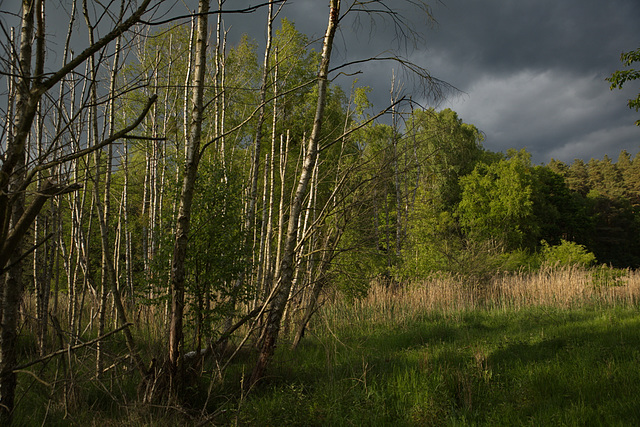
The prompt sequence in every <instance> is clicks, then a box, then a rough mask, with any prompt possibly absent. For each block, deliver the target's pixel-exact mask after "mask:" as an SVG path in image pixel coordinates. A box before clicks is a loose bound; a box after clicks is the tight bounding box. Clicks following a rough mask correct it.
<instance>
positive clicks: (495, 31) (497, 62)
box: [415, 0, 640, 163]
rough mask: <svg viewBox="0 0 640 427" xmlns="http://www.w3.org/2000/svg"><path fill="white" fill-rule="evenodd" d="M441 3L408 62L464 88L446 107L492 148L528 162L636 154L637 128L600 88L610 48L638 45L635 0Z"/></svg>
mask: <svg viewBox="0 0 640 427" xmlns="http://www.w3.org/2000/svg"><path fill="white" fill-rule="evenodd" d="M469 3H471V2H465V4H462V2H461V1H453V0H452V1H449V2H447V3H446V5H445V6H439V7H437V8H436V9H435V13H436V16H439V27H438V29H437V30H435V31H432V32H430V35H429V44H428V46H429V49H428V50H425V51H423V52H418V53H416V55H415V58H416V61H418V62H424V63H430V64H432V70H433V71H434V73H435V74H436V75H438V76H440V77H442V78H444V79H445V80H447V81H449V82H450V83H452V84H454V85H455V86H456V87H458V88H460V89H461V90H462V91H464V92H465V94H464V95H463V96H460V97H454V98H451V99H450V100H449V101H448V102H447V104H446V106H449V107H451V108H453V109H454V110H456V111H458V113H460V115H461V117H462V118H463V119H464V120H465V121H467V122H470V123H473V124H475V125H477V126H478V127H479V128H480V129H481V130H483V131H484V132H485V134H486V141H485V146H486V147H487V148H489V149H491V150H494V151H505V150H506V149H508V148H522V147H526V148H527V150H528V151H530V152H531V153H532V154H533V159H534V162H536V163H540V162H545V163H546V162H548V161H549V160H550V159H551V158H552V157H554V158H557V159H560V160H564V161H569V162H570V161H572V160H573V159H574V158H583V159H585V160H588V159H589V158H591V157H597V158H601V157H602V156H603V155H604V154H609V155H610V156H613V157H617V154H618V153H619V152H620V150H622V149H627V150H628V151H630V152H632V153H636V152H637V151H638V149H639V148H640V128H638V127H636V126H634V125H633V122H634V120H636V119H637V113H635V112H633V111H631V110H629V109H628V108H627V107H626V99H627V98H630V97H632V96H635V95H636V94H637V93H638V90H639V89H638V85H635V86H634V85H629V86H628V87H626V88H625V90H624V91H616V92H611V91H609V85H608V83H607V82H606V81H605V80H604V78H605V77H607V76H609V75H610V74H611V73H612V72H613V71H614V70H616V69H618V68H620V67H621V64H620V62H619V56H620V52H622V51H628V50H632V49H636V48H637V47H638V44H639V43H640V37H639V35H640V33H639V32H638V22H640V3H639V2H637V1H635V0H614V1H609V2H602V1H595V0H589V1H578V0H565V1H562V2H551V1H539V0H537V1H533V0H526V1H518V2H511V1H506V0H504V1H498V0H493V1H483V2H473V4H469Z"/></svg>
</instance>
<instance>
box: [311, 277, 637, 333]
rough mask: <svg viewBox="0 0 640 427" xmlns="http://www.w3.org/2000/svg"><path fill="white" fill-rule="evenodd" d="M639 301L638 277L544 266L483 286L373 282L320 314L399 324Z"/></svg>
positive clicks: (459, 280) (446, 281) (461, 280)
mask: <svg viewBox="0 0 640 427" xmlns="http://www.w3.org/2000/svg"><path fill="white" fill-rule="evenodd" d="M638 301H640V272H638V271H635V270H630V269H627V270H617V269H610V268H608V267H606V266H602V267H594V268H585V267H581V266H565V267H559V266H543V267H542V268H540V269H539V270H536V271H518V272H503V273H497V274H495V275H494V276H493V277H491V278H490V279H488V280H485V281H479V280H470V279H469V278H468V277H463V276H460V275H455V274H446V273H439V274H434V275H433V276H432V277H430V278H429V279H427V280H422V281H416V282H412V283H407V284H401V285H396V286H389V285H388V284H387V283H384V282H377V281H374V282H372V284H371V287H370V289H369V292H368V293H367V295H366V296H365V297H364V298H361V299H356V300H346V299H344V298H341V297H335V298H334V299H333V300H332V301H331V303H329V304H327V305H326V306H325V308H324V312H325V314H326V315H329V317H332V315H337V316H347V317H348V318H349V317H351V318H352V321H356V320H363V319H360V317H362V316H366V317H367V319H366V320H368V321H373V322H376V321H384V320H388V321H392V322H394V323H399V322H400V323H401V322H403V321H410V320H411V319H414V318H415V316H420V315H421V314H424V313H427V312H434V311H439V312H443V313H456V312H460V311H465V310H473V309H480V308H495V309H521V308H525V307H535V306H545V307H555V308H576V307H580V306H584V305H602V306H625V307H628V306H635V305H637V304H638Z"/></svg>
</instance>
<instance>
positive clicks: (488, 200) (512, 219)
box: [458, 150, 536, 249]
mask: <svg viewBox="0 0 640 427" xmlns="http://www.w3.org/2000/svg"><path fill="white" fill-rule="evenodd" d="M532 181H533V179H532V174H531V164H530V156H529V154H528V153H526V152H525V151H524V150H522V151H520V152H512V153H510V157H509V158H507V159H502V160H500V161H498V162H496V163H491V164H486V163H479V164H478V165H477V166H476V167H475V168H474V170H473V172H471V173H470V174H469V175H467V176H464V177H462V178H460V186H461V188H462V199H461V200H460V203H459V205H458V215H459V218H460V224H461V225H462V227H463V228H464V229H465V230H466V231H467V233H469V234H470V235H471V236H472V238H474V239H481V240H488V241H490V240H494V241H496V242H497V243H498V244H499V245H504V247H505V248H506V249H515V248H517V247H519V245H521V244H523V243H525V241H526V238H527V237H528V235H530V234H531V233H532V232H535V228H536V224H535V223H534V222H533V219H534V216H533V201H532V193H533V189H532Z"/></svg>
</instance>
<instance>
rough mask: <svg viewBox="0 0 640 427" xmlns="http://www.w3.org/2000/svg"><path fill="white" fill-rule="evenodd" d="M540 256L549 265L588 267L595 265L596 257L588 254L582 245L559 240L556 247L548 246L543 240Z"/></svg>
mask: <svg viewBox="0 0 640 427" xmlns="http://www.w3.org/2000/svg"><path fill="white" fill-rule="evenodd" d="M540 255H541V257H542V261H543V262H545V263H547V264H550V265H559V266H570V265H581V266H584V267H589V266H591V265H593V264H595V263H596V256H595V255H594V254H593V253H591V252H589V251H588V250H587V248H586V247H585V246H584V245H579V244H577V243H575V242H568V241H566V240H561V241H560V244H559V245H556V246H550V245H549V244H548V243H547V242H546V241H544V240H543V241H542V250H541V251H540Z"/></svg>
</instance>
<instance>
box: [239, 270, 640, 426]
mask: <svg viewBox="0 0 640 427" xmlns="http://www.w3.org/2000/svg"><path fill="white" fill-rule="evenodd" d="M638 282H639V281H638V276H637V274H635V273H634V272H626V273H625V276H624V277H623V278H622V279H620V280H615V283H602V281H600V283H598V282H597V281H594V277H593V272H592V271H589V270H584V269H579V268H565V269H562V270H559V271H555V270H552V269H548V270H542V271H540V272H539V273H535V274H533V275H531V276H527V275H526V274H524V273H522V274H516V275H512V276H502V277H499V278H497V279H495V280H494V282H492V283H490V284H488V285H486V286H484V287H482V288H475V289H474V288H471V289H469V288H468V287H467V288H465V287H464V285H461V284H460V283H459V282H457V281H456V280H455V278H452V277H444V278H443V277H442V276H441V277H439V278H436V279H434V280H433V281H429V282H425V283H420V284H413V285H412V286H409V287H405V288H401V289H387V288H384V287H374V288H373V289H372V290H371V292H370V293H369V294H368V296H367V297H366V298H365V299H362V300H357V301H349V300H345V299H342V298H340V297H336V298H335V299H334V300H332V301H331V302H328V303H327V304H326V305H325V306H324V307H323V309H322V310H321V312H319V313H318V316H316V318H315V320H314V323H313V325H312V326H311V332H312V333H311V334H310V336H309V337H308V338H307V339H306V341H304V345H302V346H301V347H300V348H299V349H298V350H297V351H296V352H295V353H291V352H289V351H288V350H287V349H286V347H285V346H284V345H283V346H282V347H281V349H280V352H279V354H278V357H277V360H276V362H275V363H274V367H273V369H272V370H271V375H270V377H269V378H267V379H266V380H265V381H264V382H263V383H262V384H260V385H259V386H258V388H257V389H256V390H255V391H254V392H252V394H251V395H250V396H249V398H248V399H247V400H246V401H245V402H244V404H243V406H242V408H241V409H240V411H239V412H237V413H236V414H235V415H236V416H237V418H236V420H237V421H238V422H240V423H241V424H250V425H274V424H286V425H354V424H355V425H594V424H595V425H634V424H637V423H638V422H640V409H638V408H637V405H636V404H635V402H636V401H637V399H638V398H639V397H640V371H638V369H637V366H638V363H640V315H639V313H638V310H637V307H636V305H635V301H637V295H638V288H639V286H638ZM614 285H615V286H614Z"/></svg>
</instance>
